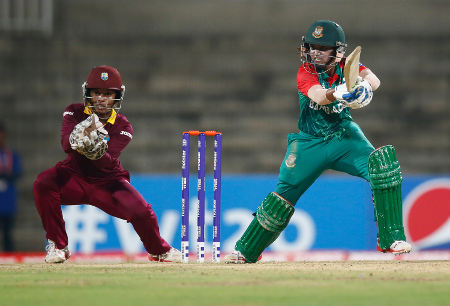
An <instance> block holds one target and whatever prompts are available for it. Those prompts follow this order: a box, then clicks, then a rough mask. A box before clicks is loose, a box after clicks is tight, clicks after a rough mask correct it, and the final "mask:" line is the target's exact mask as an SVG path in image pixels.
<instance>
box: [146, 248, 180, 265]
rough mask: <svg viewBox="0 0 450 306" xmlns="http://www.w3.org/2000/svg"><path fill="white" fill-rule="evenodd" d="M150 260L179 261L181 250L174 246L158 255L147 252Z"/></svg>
mask: <svg viewBox="0 0 450 306" xmlns="http://www.w3.org/2000/svg"><path fill="white" fill-rule="evenodd" d="M148 259H150V261H159V262H181V252H180V251H179V250H177V249H175V248H171V249H170V250H169V251H168V252H166V253H164V254H160V255H153V254H148Z"/></svg>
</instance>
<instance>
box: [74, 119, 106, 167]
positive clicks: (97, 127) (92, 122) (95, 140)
mask: <svg viewBox="0 0 450 306" xmlns="http://www.w3.org/2000/svg"><path fill="white" fill-rule="evenodd" d="M87 128H91V129H92V128H93V130H92V131H90V132H87V131H86V129H87ZM108 140H109V136H108V132H107V131H106V130H105V128H104V127H103V124H102V123H101V122H100V120H99V119H98V116H97V115H96V114H93V115H91V116H89V117H88V118H86V119H85V120H83V121H82V122H80V123H78V124H77V125H76V126H75V127H74V129H73V131H72V133H70V136H69V142H70V147H71V148H72V149H73V150H75V151H77V152H79V153H80V154H83V155H84V156H86V157H87V158H89V159H93V160H95V159H99V158H101V157H102V156H103V155H104V154H105V153H106V151H107V150H108Z"/></svg>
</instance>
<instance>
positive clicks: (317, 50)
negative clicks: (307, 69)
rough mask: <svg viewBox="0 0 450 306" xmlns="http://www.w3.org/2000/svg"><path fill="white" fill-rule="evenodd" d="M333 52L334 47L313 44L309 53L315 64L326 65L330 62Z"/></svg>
mask: <svg viewBox="0 0 450 306" xmlns="http://www.w3.org/2000/svg"><path fill="white" fill-rule="evenodd" d="M333 52H334V49H333V47H328V46H321V45H313V44H312V45H311V46H310V50H309V55H310V56H311V61H312V62H313V63H314V64H316V65H320V66H326V65H328V64H329V62H330V60H332V58H333Z"/></svg>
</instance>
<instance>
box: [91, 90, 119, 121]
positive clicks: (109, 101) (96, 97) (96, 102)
mask: <svg viewBox="0 0 450 306" xmlns="http://www.w3.org/2000/svg"><path fill="white" fill-rule="evenodd" d="M91 97H92V105H93V106H94V110H95V112H96V113H97V114H98V115H105V114H108V113H109V112H110V111H111V109H112V106H113V105H114V102H115V101H114V99H115V98H116V92H115V91H114V90H111V89H100V88H96V89H91Z"/></svg>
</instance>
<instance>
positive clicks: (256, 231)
mask: <svg viewBox="0 0 450 306" xmlns="http://www.w3.org/2000/svg"><path fill="white" fill-rule="evenodd" d="M293 214H294V207H293V206H292V205H291V204H290V203H289V202H288V201H286V200H285V199H283V198H282V197H281V196H279V195H278V194H276V193H274V192H272V193H269V195H268V196H267V197H266V198H265V199H264V200H263V202H262V203H261V205H260V206H259V207H258V209H257V211H256V216H255V218H254V219H253V221H252V222H251V223H250V225H249V226H248V227H247V230H246V231H245V233H244V234H243V235H242V237H241V239H239V240H238V241H237V242H236V246H235V249H236V250H237V251H239V252H241V253H242V255H244V256H245V259H246V261H247V262H256V261H257V260H258V258H259V256H260V255H261V253H262V252H263V251H264V249H265V248H267V247H268V246H269V245H271V244H272V242H274V241H275V239H277V238H278V236H279V235H280V233H281V232H282V231H283V230H284V229H285V228H286V226H287V225H288V224H289V220H290V219H291V217H292V215H293Z"/></svg>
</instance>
